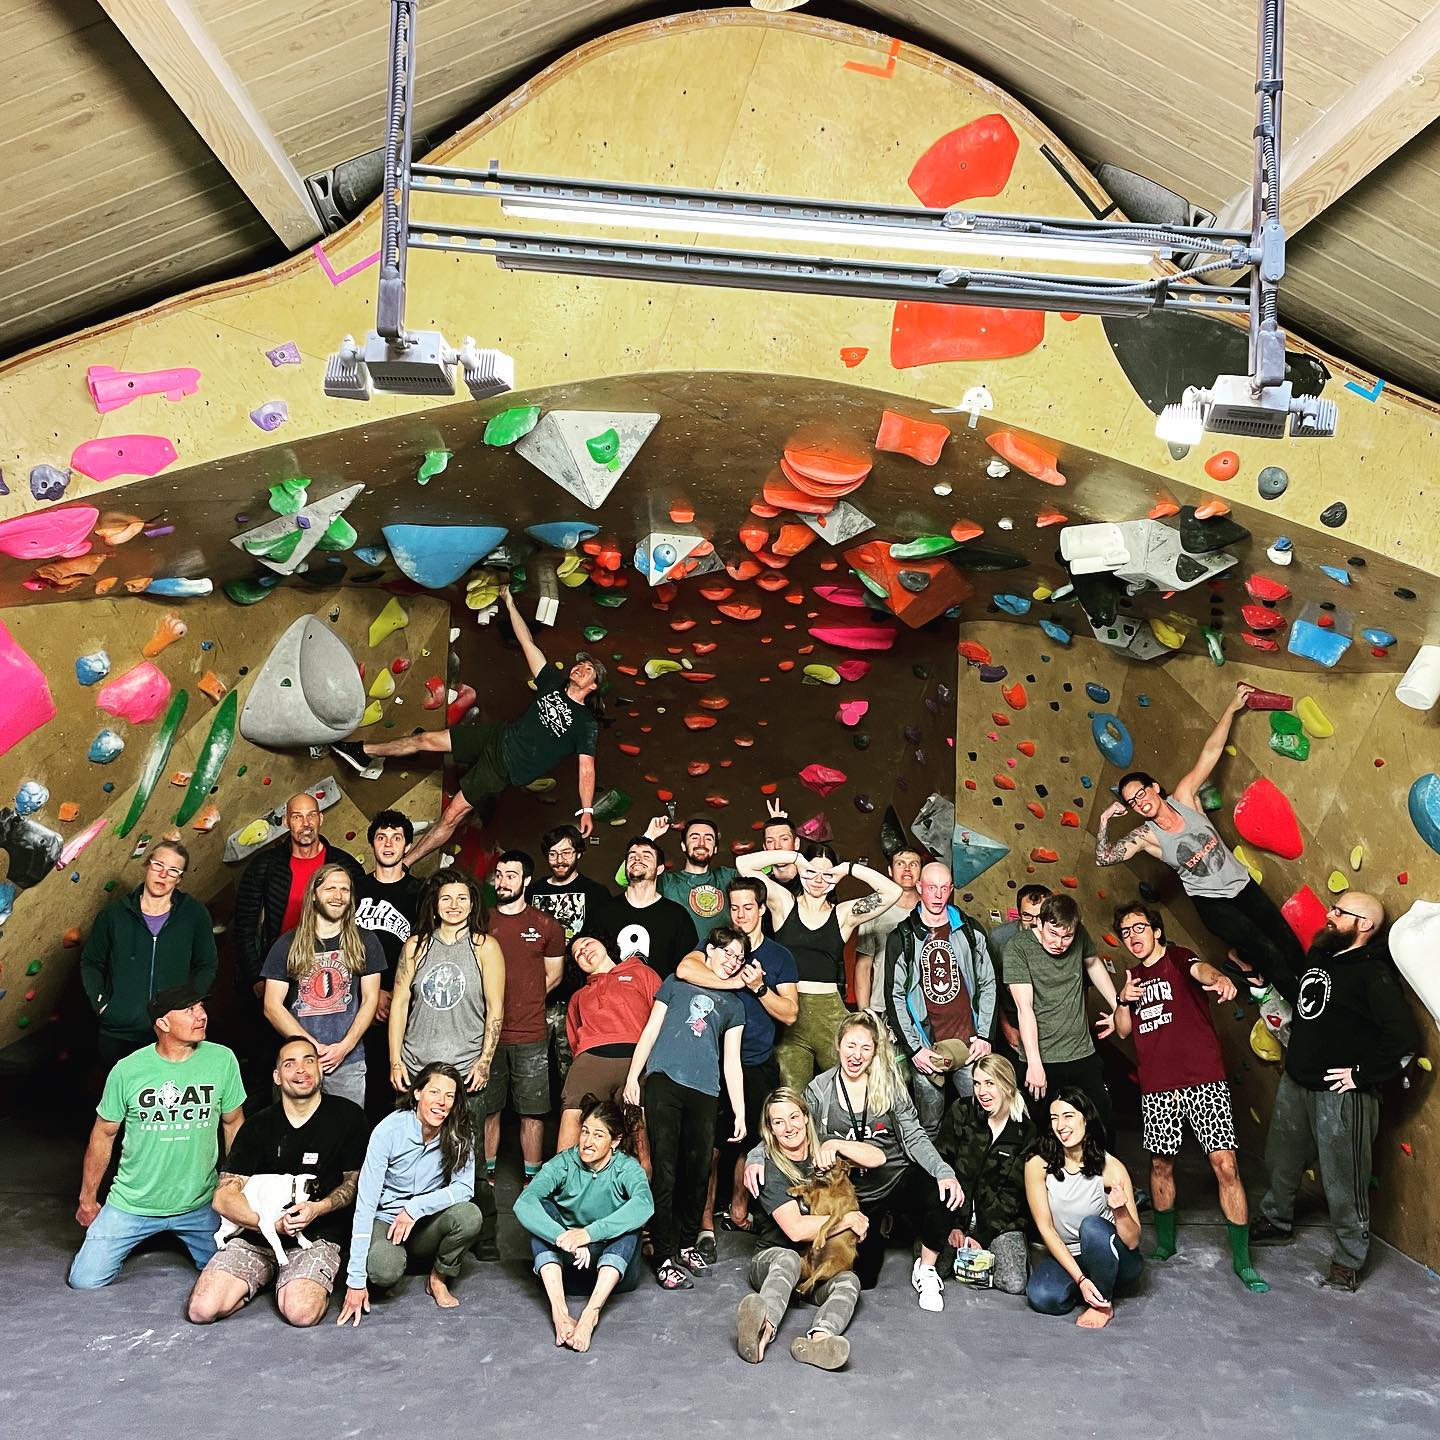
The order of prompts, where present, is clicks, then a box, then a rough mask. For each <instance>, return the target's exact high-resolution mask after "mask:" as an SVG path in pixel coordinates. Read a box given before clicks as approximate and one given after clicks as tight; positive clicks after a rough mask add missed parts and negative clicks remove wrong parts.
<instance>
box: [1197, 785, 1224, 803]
mask: <svg viewBox="0 0 1440 1440" xmlns="http://www.w3.org/2000/svg"><path fill="white" fill-rule="evenodd" d="M1199 794H1200V804H1201V806H1202V807H1203V808H1204V809H1206V810H1218V809H1220V807H1221V806H1222V805H1224V803H1225V797H1224V796H1223V795H1222V794H1221V793H1220V787H1219V786H1218V785H1211V784H1208V783H1207V784H1204V785H1202V786H1201V787H1200V791H1199Z"/></svg>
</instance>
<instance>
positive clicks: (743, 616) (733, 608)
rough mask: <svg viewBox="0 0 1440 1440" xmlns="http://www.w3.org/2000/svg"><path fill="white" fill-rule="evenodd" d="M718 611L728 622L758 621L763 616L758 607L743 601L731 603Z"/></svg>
mask: <svg viewBox="0 0 1440 1440" xmlns="http://www.w3.org/2000/svg"><path fill="white" fill-rule="evenodd" d="M718 609H719V611H720V613H721V614H722V615H723V616H724V617H725V618H726V619H727V620H758V619H759V618H760V614H761V611H760V607H759V606H758V605H747V604H746V603H745V602H744V601H743V600H734V601H731V603H730V604H728V605H721V606H719V607H718Z"/></svg>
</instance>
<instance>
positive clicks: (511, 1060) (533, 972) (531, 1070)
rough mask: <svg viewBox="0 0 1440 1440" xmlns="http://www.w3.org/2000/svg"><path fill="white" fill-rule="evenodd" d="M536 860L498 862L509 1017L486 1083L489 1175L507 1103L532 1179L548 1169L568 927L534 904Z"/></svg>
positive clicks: (512, 854) (518, 854)
mask: <svg viewBox="0 0 1440 1440" xmlns="http://www.w3.org/2000/svg"><path fill="white" fill-rule="evenodd" d="M534 873H535V862H534V861H533V860H532V859H531V858H530V856H529V855H527V854H526V853H525V852H524V851H523V850H507V851H505V853H504V854H503V855H501V856H500V858H499V859H498V860H497V861H496V862H495V870H494V873H493V874H492V875H491V877H490V880H491V883H492V884H493V885H494V887H495V902H496V903H495V909H494V910H492V911H491V912H490V934H491V935H493V936H494V937H495V940H496V943H497V944H498V945H499V946H500V949H501V952H502V953H503V954H504V956H505V1022H504V1024H503V1026H502V1027H501V1030H500V1043H499V1045H498V1046H497V1047H496V1050H495V1059H494V1060H493V1061H492V1062H491V1065H490V1079H489V1081H488V1083H487V1084H486V1086H485V1174H486V1177H487V1178H489V1179H493V1178H494V1175H495V1158H496V1155H497V1153H498V1152H499V1149H500V1112H501V1111H502V1110H504V1108H505V1106H506V1103H507V1102H509V1103H511V1104H513V1105H514V1107H515V1111H516V1113H517V1114H518V1115H519V1116H520V1154H521V1156H522V1158H523V1160H524V1163H525V1180H526V1183H527V1184H528V1183H529V1182H530V1180H532V1179H533V1178H534V1176H535V1175H536V1173H537V1172H538V1171H539V1169H540V1147H541V1143H542V1139H543V1129H544V1120H545V1116H546V1115H547V1114H548V1113H549V1111H550V1030H549V1027H548V1026H547V1025H546V1023H545V997H546V996H547V995H549V993H550V992H551V991H552V990H553V989H554V988H555V987H556V986H557V985H558V984H559V983H560V977H561V975H562V973H563V972H564V968H565V932H564V930H562V929H561V928H560V925H559V924H558V923H557V922H556V921H555V919H554V918H553V917H552V916H549V915H547V914H545V912H544V911H543V910H537V909H536V908H535V907H534V906H533V905H532V904H530V879H531V876H533V875H534Z"/></svg>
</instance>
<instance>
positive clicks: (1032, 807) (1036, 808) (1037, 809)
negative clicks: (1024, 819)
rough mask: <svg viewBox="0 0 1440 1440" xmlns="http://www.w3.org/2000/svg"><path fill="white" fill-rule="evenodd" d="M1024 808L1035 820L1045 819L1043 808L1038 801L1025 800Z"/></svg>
mask: <svg viewBox="0 0 1440 1440" xmlns="http://www.w3.org/2000/svg"><path fill="white" fill-rule="evenodd" d="M1025 808H1026V809H1027V810H1028V811H1029V812H1030V813H1031V814H1032V815H1033V816H1034V817H1035V818H1036V819H1037V820H1043V819H1044V818H1045V807H1044V806H1043V805H1042V804H1041V803H1040V802H1039V801H1038V800H1027V801H1026V802H1025Z"/></svg>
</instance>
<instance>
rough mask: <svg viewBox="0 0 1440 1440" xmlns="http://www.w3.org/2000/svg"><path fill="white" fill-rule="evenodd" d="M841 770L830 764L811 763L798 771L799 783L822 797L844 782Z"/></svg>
mask: <svg viewBox="0 0 1440 1440" xmlns="http://www.w3.org/2000/svg"><path fill="white" fill-rule="evenodd" d="M846 778H847V777H846V775H845V772H844V771H843V770H836V769H835V768H834V767H833V766H830V765H820V764H811V765H807V766H806V767H805V768H804V769H803V770H801V771H800V783H801V784H802V785H804V786H805V787H806V788H807V789H810V790H813V791H814V792H815V793H816V794H817V795H819V796H821V797H822V798H823V797H824V796H826V795H828V794H830V792H831V791H832V790H836V789H838V788H839V787H840V786H841V785H843V784H844V783H845V780H846Z"/></svg>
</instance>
